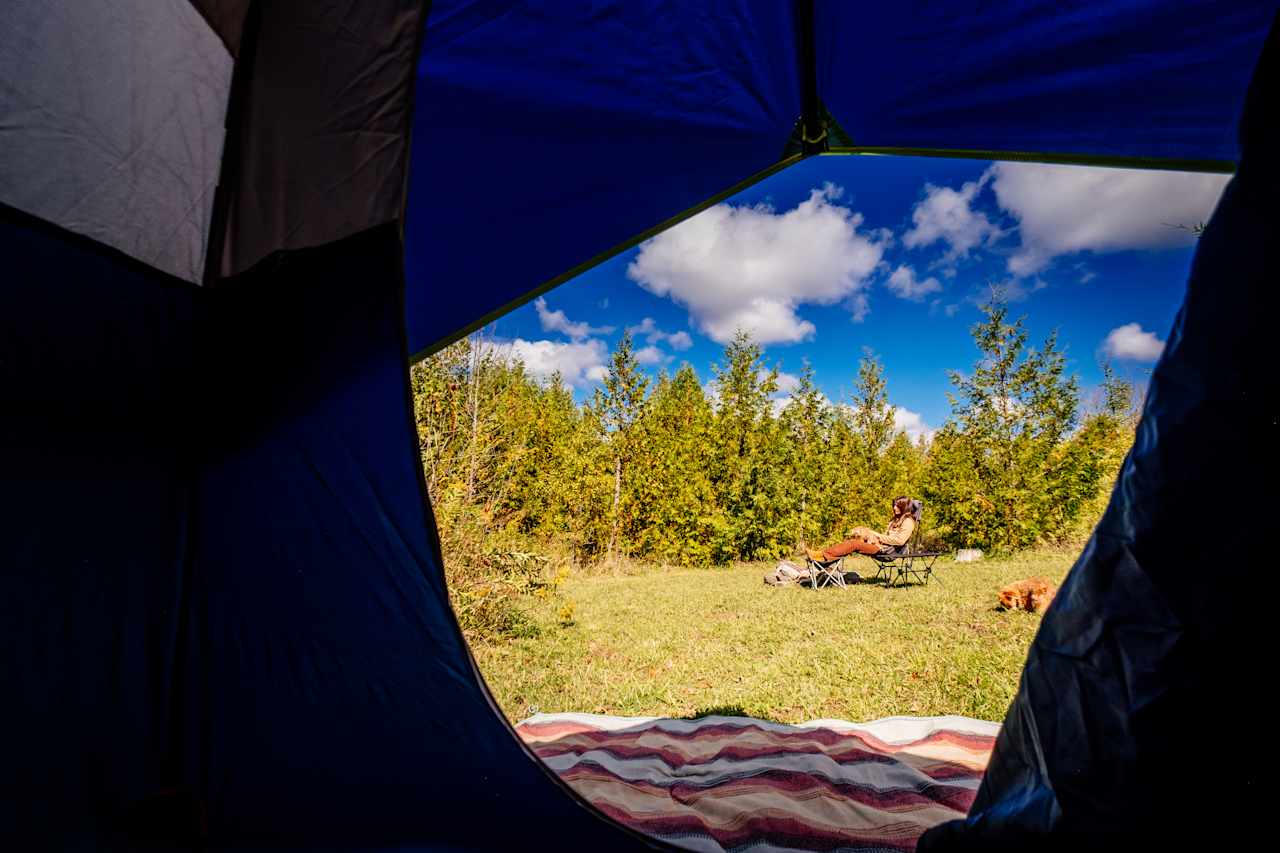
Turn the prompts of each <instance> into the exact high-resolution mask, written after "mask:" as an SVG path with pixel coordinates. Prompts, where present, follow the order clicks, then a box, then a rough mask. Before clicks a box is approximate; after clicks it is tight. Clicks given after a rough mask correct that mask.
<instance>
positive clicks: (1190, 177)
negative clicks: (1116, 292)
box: [984, 163, 1228, 276]
mask: <svg viewBox="0 0 1280 853" xmlns="http://www.w3.org/2000/svg"><path fill="white" fill-rule="evenodd" d="M987 177H989V178H990V179H991V180H992V189H993V190H994V191H995V194H996V201H997V202H998V203H999V205H1000V207H1002V208H1003V209H1004V210H1006V211H1007V212H1008V213H1009V214H1010V215H1011V216H1012V217H1013V218H1014V219H1016V220H1017V221H1018V230H1019V233H1020V235H1021V245H1020V246H1019V247H1018V249H1017V251H1015V252H1014V254H1013V255H1012V256H1011V257H1010V258H1009V272H1011V273H1013V274H1014V275H1017V276H1025V275H1032V274H1034V273H1037V272H1039V271H1040V270H1042V269H1044V268H1045V267H1046V266H1048V264H1049V262H1050V261H1052V260H1053V259H1054V258H1055V257H1057V256H1059V255H1066V254H1070V253H1073V252H1081V251H1093V252H1114V251H1120V250H1123V249H1160V248H1168V247H1173V246H1187V245H1190V244H1192V243H1193V242H1194V241H1195V235H1194V234H1192V233H1191V232H1190V231H1187V230H1185V229H1183V228H1179V227H1176V226H1180V225H1181V226H1191V225H1196V224H1198V223H1200V222H1203V221H1205V220H1207V219H1208V218H1209V215H1210V213H1212V212H1213V207H1214V205H1215V204H1216V203H1217V201H1218V197H1219V196H1220V195H1222V189H1223V187H1225V186H1226V184H1227V180H1228V176H1227V175H1210V174H1199V173H1192V172H1159V171H1154V170H1143V169H1106V168H1101V167H1094V166H1059V165H1048V164H1044V163H996V164H995V165H993V166H992V167H991V168H990V169H988V170H987V172H986V173H985V174H984V178H987Z"/></svg>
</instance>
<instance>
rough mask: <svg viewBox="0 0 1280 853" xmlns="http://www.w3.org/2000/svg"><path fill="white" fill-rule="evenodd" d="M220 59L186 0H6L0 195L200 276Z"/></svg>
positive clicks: (217, 150)
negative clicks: (107, 0) (89, 0)
mask: <svg viewBox="0 0 1280 853" xmlns="http://www.w3.org/2000/svg"><path fill="white" fill-rule="evenodd" d="M232 65H233V63H232V60H231V57H230V56H228V55H227V52H226V50H225V49H224V48H223V46H222V45H221V44H220V43H219V41H218V38H217V36H215V35H214V34H213V33H212V32H211V31H210V30H209V28H208V27H207V26H206V25H205V23H204V21H203V20H202V19H201V17H200V15H199V14H198V13H197V12H196V11H195V10H194V9H193V8H191V4H190V3H188V2H186V0H160V2H156V0H121V2H115V3H97V2H92V3H84V2H79V0H6V2H5V3H4V4H3V5H2V6H0V87H3V88H2V89H0V91H3V93H4V95H3V100H2V101H0V146H2V149H0V150H2V152H3V153H0V201H3V202H4V203H5V204H7V205H11V206H13V207H15V208H17V209H19V210H22V211H25V212H27V213H30V214H33V215H35V216H38V217H40V218H41V219H45V220H47V221H49V222H51V223H53V224H55V225H59V226H61V227H63V228H66V229H67V230H69V231H73V232H75V233H77V234H83V235H85V236H87V237H91V238H93V239H94V240H97V241H99V242H102V243H105V244H106V245H108V246H111V247H113V248H116V249H119V250H120V251H122V252H124V253H125V254H127V255H130V256H132V257H134V258H137V259H138V260H140V261H143V262H144V263H147V264H149V265H151V266H153V267H155V268H156V269H158V270H161V271H162V272H166V273H170V274H171V275H176V276H178V277H179V278H185V279H187V280H188V281H193V282H198V281H200V279H201V277H202V276H203V275H204V253H205V245H206V243H207V240H208V235H209V230H210V216H211V212H212V209H213V190H214V187H215V186H216V185H217V183H218V168H219V164H220V163H221V162H222V139H223V128H222V125H223V122H224V120H225V119H226V114H227V97H228V93H229V92H230V89H231V71H232Z"/></svg>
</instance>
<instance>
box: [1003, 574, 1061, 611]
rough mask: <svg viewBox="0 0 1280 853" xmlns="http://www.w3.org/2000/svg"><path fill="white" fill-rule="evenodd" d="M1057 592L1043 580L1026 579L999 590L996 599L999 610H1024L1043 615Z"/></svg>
mask: <svg viewBox="0 0 1280 853" xmlns="http://www.w3.org/2000/svg"><path fill="white" fill-rule="evenodd" d="M1055 592H1057V590H1056V589H1055V588H1054V586H1053V584H1051V583H1049V581H1047V580H1045V579H1044V578H1027V579H1026V580H1021V581H1015V582H1013V583H1011V584H1009V585H1008V586H1006V587H1004V588H1003V589H1001V590H1000V594H999V595H998V596H997V597H996V601H997V604H996V607H997V609H999V610H1026V611H1027V612H1028V613H1036V612H1040V613H1043V612H1044V611H1045V608H1047V607H1048V606H1049V602H1051V601H1053V594H1054V593H1055Z"/></svg>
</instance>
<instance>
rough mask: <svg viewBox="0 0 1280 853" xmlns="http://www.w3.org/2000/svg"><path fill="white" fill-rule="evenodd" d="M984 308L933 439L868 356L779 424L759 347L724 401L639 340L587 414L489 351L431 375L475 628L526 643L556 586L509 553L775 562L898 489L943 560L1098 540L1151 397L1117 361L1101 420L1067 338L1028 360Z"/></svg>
mask: <svg viewBox="0 0 1280 853" xmlns="http://www.w3.org/2000/svg"><path fill="white" fill-rule="evenodd" d="M984 311H985V316H984V319H983V320H982V322H979V323H978V324H977V325H975V326H974V327H973V338H974V342H975V344H976V345H977V347H978V351H979V356H978V359H977V361H976V363H975V365H974V367H973V369H972V371H971V372H969V373H967V374H960V373H953V374H952V383H953V386H954V389H953V393H952V395H951V404H952V414H951V417H950V418H949V419H948V421H947V422H946V424H945V425H944V426H943V427H942V429H941V430H939V431H938V433H937V434H936V435H935V436H934V437H933V439H932V440H931V441H928V442H926V441H925V440H923V439H921V440H920V441H915V442H913V441H912V440H911V439H910V438H908V436H907V435H905V434H904V433H902V432H901V431H900V430H898V429H897V428H896V427H895V422H894V409H893V407H892V406H890V404H889V389H888V381H887V378H886V376H885V371H884V367H883V365H882V364H881V362H880V361H879V359H878V358H877V357H876V356H875V355H874V354H873V353H871V352H865V353H864V354H863V357H862V358H861V359H860V360H859V362H858V364H857V366H856V374H855V377H854V392H853V394H852V395H851V397H850V398H849V400H848V401H847V402H845V403H843V404H840V405H835V404H833V403H832V402H831V401H829V400H827V398H826V397H825V396H824V395H823V394H822V393H821V392H820V391H819V390H818V388H817V386H816V385H815V383H814V379H813V370H812V368H811V367H810V366H809V365H808V364H805V365H804V366H803V368H802V370H801V371H800V377H799V382H798V385H797V387H796V388H794V389H792V390H791V393H790V396H789V397H788V399H787V401H786V403H785V405H782V406H781V408H779V402H778V400H777V397H778V393H777V392H778V376H779V372H778V369H777V367H771V366H769V365H767V364H766V363H765V362H764V358H763V351H762V349H761V347H760V346H759V345H757V344H756V343H754V342H753V341H752V340H751V339H750V338H749V337H748V336H746V335H745V334H739V335H737V336H736V337H735V338H734V339H733V340H732V341H730V342H729V344H728V345H727V346H726V347H725V350H724V354H723V357H722V358H721V359H720V361H719V363H718V364H717V365H716V366H715V368H714V371H715V376H714V383H713V388H714V393H713V394H708V392H707V391H706V390H705V389H704V388H703V387H702V385H701V384H700V382H699V379H698V376H697V374H696V373H695V372H694V370H693V368H691V367H689V366H688V365H687V364H686V365H684V366H682V367H681V368H680V369H679V370H677V371H676V372H675V374H674V375H667V374H666V373H663V374H662V375H661V376H659V377H658V379H657V380H656V381H655V382H651V381H650V379H649V378H648V377H647V376H646V375H645V374H644V372H643V371H642V370H641V369H640V366H639V364H638V362H637V360H636V356H635V353H634V351H633V346H632V341H631V339H630V337H629V336H624V337H623V339H622V341H621V342H620V343H619V345H618V347H617V349H616V350H615V351H614V352H613V353H612V356H611V358H610V361H609V372H608V376H607V378H606V379H605V381H604V382H603V387H602V388H600V389H598V390H596V391H595V393H594V396H593V397H592V398H591V399H590V400H589V401H587V402H586V403H585V404H579V403H577V402H575V400H574V397H573V394H572V393H571V391H570V390H569V389H568V388H566V387H564V385H563V383H562V382H561V381H560V378H559V377H558V376H556V377H552V378H551V379H550V381H546V382H540V381H537V380H536V379H535V378H534V377H533V376H531V375H529V374H528V373H527V372H526V371H525V368H524V366H523V365H522V364H520V363H519V362H518V361H515V360H512V359H511V358H509V357H506V356H504V354H503V352H502V351H501V350H500V349H498V348H496V347H493V346H491V345H487V344H486V343H485V342H484V341H483V340H482V339H479V338H475V339H470V340H464V341H460V342H459V343H457V344H455V345H453V346H451V347H449V348H448V349H445V350H443V351H442V352H440V353H437V354H436V355H434V356H432V357H430V358H428V359H426V360H425V361H423V362H422V363H420V364H418V365H415V366H414V368H413V371H412V383H413V390H414V412H415V417H416V419H417V424H418V434H419V439H420V448H421V453H422V463H423V468H424V473H425V476H426V481H427V487H428V490H429V492H430V496H431V502H432V506H433V509H434V511H435V513H436V518H437V521H438V526H439V529H440V533H441V537H442V545H443V548H444V553H445V555H446V566H445V568H446V574H447V577H448V581H449V584H450V588H451V591H452V592H453V594H454V596H455V600H457V601H460V602H462V604H460V605H459V608H458V609H459V614H460V616H461V618H462V620H463V624H464V628H466V629H467V630H469V631H473V632H476V633H479V634H496V635H507V636H509V635H514V634H519V633H520V632H522V631H525V630H527V626H525V625H524V623H523V622H522V621H521V619H522V617H521V616H520V615H519V614H520V613H521V612H522V611H521V610H520V608H521V606H522V605H521V602H522V601H525V600H531V599H534V598H536V597H537V596H538V595H539V593H538V590H537V588H536V587H534V586H530V585H527V584H526V585H525V586H520V585H519V584H513V582H512V577H511V576H510V575H509V574H506V573H504V572H505V571H506V570H505V569H503V568H502V565H504V564H503V563H501V562H500V561H499V562H495V560H494V557H493V554H494V553H496V552H504V553H512V552H516V553H525V552H537V553H542V552H546V553H548V554H550V555H552V556H553V557H555V559H556V560H558V561H561V562H562V563H564V564H576V565H586V564H593V563H597V562H600V561H604V562H605V563H606V564H609V565H620V564H624V563H626V561H627V560H630V559H637V560H646V561H652V562H660V563H664V564H668V565H680V566H691V567H696V566H710V565H723V564H726V563H731V562H734V561H741V560H765V559H774V558H776V557H779V556H783V555H787V554H794V553H796V551H797V549H798V548H799V547H801V546H805V545H809V546H813V545H819V544H828V543H830V542H832V541H837V540H839V539H842V538H844V537H845V536H846V535H847V533H848V531H849V530H850V528H852V527H854V526H857V525H866V526H872V527H879V526H881V525H882V524H884V522H885V521H886V519H887V516H888V513H889V502H890V500H891V499H892V498H893V497H894V496H896V495H912V496H921V497H923V498H924V499H925V501H926V514H927V516H926V533H927V534H928V535H929V536H930V540H931V541H933V542H935V544H938V545H942V546H950V547H979V548H983V549H986V550H988V551H1004V552H1008V551H1014V550H1018V549H1022V548H1026V547H1029V546H1032V545H1035V544H1037V543H1045V542H1048V543H1057V542H1066V541H1075V540H1079V539H1081V538H1083V537H1084V536H1087V535H1088V532H1089V529H1090V528H1091V526H1092V524H1093V522H1094V520H1095V519H1096V518H1097V517H1098V516H1099V515H1100V514H1101V511H1102V508H1103V506H1104V505H1105V501H1106V494H1107V492H1108V491H1109V487H1110V484H1111V483H1112V482H1114V478H1115V474H1116V472H1117V471H1118V470H1119V467H1120V463H1121V461H1122V460H1123V457H1124V453H1125V452H1126V451H1127V449H1128V446H1129V444H1130V443H1131V442H1132V436H1133V427H1134V423H1135V421H1136V416H1135V414H1134V413H1135V402H1134V389H1133V387H1132V386H1131V385H1129V384H1128V383H1126V382H1124V381H1123V380H1120V379H1119V378H1117V377H1116V376H1115V374H1114V372H1112V371H1111V369H1110V367H1109V366H1105V365H1104V368H1103V370H1104V376H1105V377H1106V379H1105V382H1104V384H1103V388H1102V389H1101V391H1100V396H1099V399H1098V400H1097V401H1095V403H1094V404H1093V405H1091V406H1082V403H1081V400H1080V394H1079V389H1078V387H1077V383H1076V380H1075V378H1074V377H1071V376H1068V375H1067V373H1066V360H1065V355H1064V353H1063V352H1062V351H1061V350H1060V349H1059V347H1058V344H1057V340H1056V337H1055V336H1052V335H1051V336H1050V337H1049V338H1048V339H1047V340H1046V341H1045V342H1044V343H1043V345H1042V346H1040V347H1039V348H1031V347H1029V346H1028V343H1027V333H1026V331H1025V329H1024V328H1023V325H1022V322H1021V321H1020V320H1018V321H1010V319H1009V317H1008V309H1007V306H1005V305H1004V304H1002V303H1000V302H999V301H995V302H993V303H992V304H990V305H988V306H986V308H985V309H984ZM565 608H566V609H565V610H564V612H563V613H562V618H561V619H560V620H559V621H560V622H561V623H563V624H569V623H572V622H573V620H574V616H573V613H572V608H571V607H568V606H567V605H565Z"/></svg>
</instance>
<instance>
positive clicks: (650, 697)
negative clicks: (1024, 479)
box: [472, 552, 1075, 722]
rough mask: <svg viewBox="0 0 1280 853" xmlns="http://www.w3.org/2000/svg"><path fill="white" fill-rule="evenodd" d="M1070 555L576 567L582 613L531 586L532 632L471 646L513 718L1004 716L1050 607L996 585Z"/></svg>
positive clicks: (567, 591)
mask: <svg viewBox="0 0 1280 853" xmlns="http://www.w3.org/2000/svg"><path fill="white" fill-rule="evenodd" d="M1074 557H1075V552H1070V553H1067V552H1062V553H1054V552H1037V553H1031V554H1024V555H1019V556H1016V557H1011V558H1006V559H998V560H987V561H982V562H978V563H963V564H961V563H954V562H952V561H950V560H949V559H943V560H939V562H938V565H937V566H936V569H935V571H936V572H937V576H938V577H939V578H941V581H942V582H941V583H938V582H937V581H936V580H935V581H934V582H933V583H930V584H929V585H928V586H927V587H908V588H892V589H886V588H884V587H882V586H880V585H873V584H861V585H857V586H851V587H850V588H848V589H843V590H842V589H838V588H823V589H820V590H816V591H815V590H810V589H808V588H801V587H784V588H773V587H767V586H765V585H763V584H762V583H761V577H762V575H763V574H764V572H765V571H767V570H770V569H772V564H770V565H765V564H755V565H739V566H735V567H733V568H719V569H672V568H662V567H645V568H643V569H641V570H635V569H632V570H629V571H628V572H627V573H625V574H624V573H615V574H596V575H587V576H576V577H570V578H569V579H568V580H567V581H566V582H565V583H564V585H563V587H562V590H561V591H562V593H563V595H564V597H566V598H567V599H568V600H569V601H570V602H572V604H573V606H574V614H575V622H574V623H573V624H572V625H570V626H568V627H562V626H561V625H559V624H557V621H556V611H557V609H558V608H559V607H560V606H561V604H560V603H556V602H554V601H548V602H532V601H531V602H530V604H529V608H530V610H529V615H530V617H531V619H532V621H533V623H534V624H535V625H537V626H538V628H539V630H538V632H537V636H533V637H528V638H521V639H512V640H505V641H497V642H476V643H473V647H472V648H473V651H474V653H475V657H476V660H477V662H478V663H479V665H480V669H481V671H482V672H483V673H484V676H485V680H486V681H487V682H488V684H489V687H490V689H491V690H492V691H493V693H494V695H495V696H496V697H497V699H498V701H499V703H500V704H501V706H502V709H503V711H504V712H505V713H506V715H507V716H508V717H509V718H510V719H512V720H513V721H514V720H518V719H521V718H523V717H525V716H527V715H529V714H530V713H533V712H535V711H543V712H555V711H587V712H595V713H607V714H623V715H656V716H666V717H687V716H697V715H701V714H703V713H710V712H719V713H726V714H739V715H747V716H753V717H760V718H764V719H771V720H777V721H779V722H801V721H803V720H809V719H815V718H821V717H835V718H840V719H847V720H855V721H857V720H871V719H876V718H879V717H886V716H893V715H897V714H907V715H922V716H925V715H936V714H963V715H965V716H970V717H977V718H980V719H985V720H997V721H998V720H1001V719H1003V718H1004V713H1005V709H1006V708H1007V707H1008V705H1009V701H1010V700H1011V699H1012V698H1013V694H1014V691H1015V689H1016V688H1017V684H1018V673H1019V671H1020V670H1021V667H1022V662H1023V659H1024V658H1025V656H1026V651H1027V647H1028V645H1029V644H1030V643H1031V640H1032V638H1033V637H1034V636H1035V632H1036V629H1037V627H1038V626H1039V624H1040V615H1039V614H1030V613H1021V612H1012V613H1004V612H999V611H997V610H995V594H996V590H997V589H998V588H999V587H1000V586H1001V585H1003V584H1005V583H1008V582H1010V581H1013V580H1018V579H1020V578H1025V577H1032V576H1044V577H1047V578H1049V579H1050V580H1052V581H1054V582H1055V583H1056V582H1058V581H1060V580H1061V579H1062V578H1063V576H1065V574H1066V572H1067V570H1068V569H1069V568H1070V567H1071V563H1072V562H1073V560H1074ZM864 562H865V561H864ZM867 564H868V565H869V563H867Z"/></svg>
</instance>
